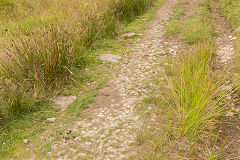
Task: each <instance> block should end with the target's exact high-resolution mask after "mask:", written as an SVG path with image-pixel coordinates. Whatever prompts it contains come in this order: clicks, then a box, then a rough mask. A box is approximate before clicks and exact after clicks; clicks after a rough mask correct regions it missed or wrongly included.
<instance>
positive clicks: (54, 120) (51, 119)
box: [47, 118, 56, 123]
mask: <svg viewBox="0 0 240 160" xmlns="http://www.w3.org/2000/svg"><path fill="white" fill-rule="evenodd" d="M47 121H49V122H52V123H54V122H56V118H47Z"/></svg>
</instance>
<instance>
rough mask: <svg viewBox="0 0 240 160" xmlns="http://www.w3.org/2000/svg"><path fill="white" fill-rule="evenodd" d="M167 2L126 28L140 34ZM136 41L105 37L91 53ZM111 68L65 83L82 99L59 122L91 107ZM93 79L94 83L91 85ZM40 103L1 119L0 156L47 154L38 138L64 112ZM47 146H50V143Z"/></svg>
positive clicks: (110, 50)
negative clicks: (38, 106)
mask: <svg viewBox="0 0 240 160" xmlns="http://www.w3.org/2000/svg"><path fill="white" fill-rule="evenodd" d="M163 2H164V1H163V0H158V1H157V2H156V3H155V7H153V8H152V9H151V10H149V11H148V12H147V13H145V14H144V15H142V16H140V17H138V19H137V20H134V21H133V22H131V23H127V24H126V25H125V26H124V27H122V29H123V30H122V31H123V32H134V33H136V34H137V33H141V32H142V31H143V30H144V28H145V27H146V24H147V22H148V21H149V20H150V19H151V18H152V16H153V15H154V13H155V11H156V10H157V8H158V7H160V6H161V5H162V4H163ZM137 37H138V36H137ZM137 37H135V38H137ZM134 41H135V39H118V40H116V39H101V40H99V41H98V42H97V43H95V49H94V50H91V51H89V52H90V54H93V55H98V54H99V53H109V54H119V53H122V54H123V55H124V54H128V53H129V51H130V50H129V48H126V45H125V44H126V43H132V42H134ZM97 64H98V63H97ZM109 67H110V68H111V65H107V66H105V65H104V66H102V65H101V66H97V65H96V64H93V65H90V66H88V67H87V68H86V69H85V70H79V71H78V72H76V73H75V76H76V78H75V81H74V83H70V84H69V85H67V86H65V89H64V90H63V91H62V92H63V93H64V94H66V95H76V96H77V97H78V99H77V100H76V101H75V102H74V103H73V104H71V105H70V106H69V107H68V108H67V110H66V112H64V115H62V116H61V118H60V119H58V120H57V121H56V123H55V124H57V123H60V121H61V123H62V124H63V125H65V124H66V125H67V124H68V123H72V121H74V119H75V118H77V117H78V116H83V115H82V114H81V111H82V110H83V109H84V108H86V107H87V105H88V103H90V102H91V101H93V100H94V96H95V95H96V94H97V90H98V89H99V88H101V87H102V86H103V85H104V83H105V82H106V80H107V79H105V78H104V77H106V76H104V75H107V74H108V72H107V70H108V69H109ZM89 82H94V83H90V84H88V83H89ZM80 91H81V92H80ZM39 105H41V107H40V108H39V109H37V110H36V111H35V112H31V113H29V114H26V115H23V116H18V117H11V119H5V120H2V119H1V132H0V133H1V134H0V148H1V149H0V159H9V158H20V159H27V157H26V156H28V155H30V154H32V153H33V152H34V153H33V154H36V155H37V157H38V158H39V159H41V158H43V157H45V156H46V155H45V154H46V152H45V149H46V148H45V147H43V148H42V151H41V152H39V148H37V146H40V147H41V146H42V145H43V144H42V143H41V142H39V141H38V140H39V135H40V134H42V133H43V132H44V131H46V130H48V129H49V128H52V127H53V126H52V125H54V124H50V123H48V122H47V121H46V118H49V117H58V116H59V115H60V111H59V110H57V109H53V108H52V107H51V106H50V105H46V104H39ZM23 139H28V140H29V141H30V143H31V146H32V148H31V149H30V150H26V148H27V146H26V144H24V143H23ZM46 146H48V145H47V144H46ZM34 147H36V148H34ZM34 149H36V150H34ZM35 151H36V153H35ZM40 157H41V158H40Z"/></svg>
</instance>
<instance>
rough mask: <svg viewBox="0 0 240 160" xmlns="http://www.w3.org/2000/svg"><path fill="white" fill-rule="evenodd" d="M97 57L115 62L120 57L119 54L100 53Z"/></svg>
mask: <svg viewBox="0 0 240 160" xmlns="http://www.w3.org/2000/svg"><path fill="white" fill-rule="evenodd" d="M99 58H100V59H101V60H103V61H106V62H111V63H117V62H118V61H119V60H120V59H121V56H119V55H113V54H100V55H99Z"/></svg>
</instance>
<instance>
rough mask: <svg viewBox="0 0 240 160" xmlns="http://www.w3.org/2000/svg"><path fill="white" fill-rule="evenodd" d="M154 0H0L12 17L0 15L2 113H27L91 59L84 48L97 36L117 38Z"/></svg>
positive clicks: (91, 43)
mask: <svg viewBox="0 0 240 160" xmlns="http://www.w3.org/2000/svg"><path fill="white" fill-rule="evenodd" d="M153 2H154V0H101V1H100V0H98V1H93V0H91V1H82V0H71V1H66V0H60V1H53V2H51V3H50V1H48V0H41V1H29V0H21V1H14V0H13V1H11V0H9V1H8V2H6V3H5V1H0V6H1V11H0V12H2V13H4V14H5V15H8V14H9V15H11V16H10V17H9V20H8V18H6V16H5V17H4V14H3V15H2V16H1V19H5V20H6V19H7V20H6V21H5V23H4V24H3V25H2V26H4V27H7V28H3V27H0V30H1V35H2V36H1V38H2V39H3V43H1V51H0V76H1V81H0V83H1V87H0V93H1V94H0V101H1V104H0V106H1V107H0V110H1V111H2V115H9V114H19V113H22V112H29V111H31V110H32V109H33V108H34V106H36V105H37V104H38V102H39V101H41V99H43V98H44V97H46V96H49V95H50V96H51V95H52V94H53V91H54V90H56V89H59V88H61V87H62V86H63V85H64V84H65V83H67V82H68V81H71V75H72V74H74V72H75V71H77V70H80V69H83V68H84V67H86V66H87V65H89V64H91V63H92V61H94V60H93V59H94V55H91V54H89V52H88V50H89V49H90V48H91V47H92V46H93V45H94V43H95V42H96V41H97V40H99V39H101V38H110V37H114V36H116V35H117V34H118V31H119V28H120V26H121V25H122V24H124V23H126V22H129V21H131V20H133V19H134V18H135V17H136V16H138V15H140V14H142V13H143V12H144V11H145V10H146V9H147V8H148V7H149V6H150V5H152V4H153ZM47 5H49V7H47ZM38 7H39V8H38ZM9 8H10V10H11V12H10V10H9ZM49 8H50V9H49ZM19 12H20V13H21V12H22V13H23V15H28V14H29V13H31V14H32V15H31V16H30V15H29V16H28V18H22V17H21V16H19V17H18V16H17V14H15V13H19ZM38 14H40V15H39V16H37V15H38ZM46 17H47V18H46ZM21 18H22V19H21ZM8 21H10V22H8ZM47 92H51V93H50V94H47ZM3 110H4V113H3ZM1 111H0V115H1Z"/></svg>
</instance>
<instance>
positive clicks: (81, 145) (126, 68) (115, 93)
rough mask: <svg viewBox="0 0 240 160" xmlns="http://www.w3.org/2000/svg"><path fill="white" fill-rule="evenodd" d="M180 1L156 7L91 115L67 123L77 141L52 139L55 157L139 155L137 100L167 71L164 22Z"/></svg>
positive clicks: (90, 110)
mask: <svg viewBox="0 0 240 160" xmlns="http://www.w3.org/2000/svg"><path fill="white" fill-rule="evenodd" d="M177 3H178V0H169V1H168V2H166V3H165V4H164V5H163V6H162V7H161V8H160V9H159V10H158V11H157V12H156V14H155V17H154V18H153V19H152V20H151V21H150V22H149V26H148V29H147V30H146V31H145V33H144V34H143V37H142V39H141V40H139V41H138V42H137V43H136V45H135V46H134V47H133V52H132V53H131V54H130V55H128V56H126V58H125V59H124V60H123V61H121V62H120V63H119V64H118V65H116V66H115V67H114V68H113V69H112V70H113V72H112V75H111V80H110V81H109V82H108V83H107V84H106V86H105V87H104V88H103V89H101V90H100V94H99V95H98V96H97V97H96V99H95V102H94V103H92V104H91V105H90V106H89V108H88V109H87V110H85V111H84V113H85V114H86V115H87V116H88V117H91V118H87V119H79V120H78V121H77V122H76V123H74V124H72V125H71V126H69V127H68V128H67V130H71V131H72V132H73V133H77V136H76V137H75V138H74V140H64V139H63V140H61V141H60V140H54V139H53V140H50V142H51V144H52V146H51V152H49V153H47V154H48V156H49V158H50V159H59V160H60V159H84V158H85V159H94V160H101V159H102V160H108V159H111V160H114V159H116V160H120V159H127V158H129V157H130V156H133V157H134V155H135V154H136V146H135V142H136V134H137V131H138V130H139V129H140V126H141V125H142V121H141V118H140V117H139V116H138V115H137V114H136V107H137V102H139V101H140V100H141V99H143V98H144V96H145V95H146V94H147V93H148V92H149V90H148V89H147V88H146V83H147V82H149V80H150V78H151V77H152V76H154V75H156V76H157V72H156V69H157V70H163V68H162V67H157V66H159V63H161V62H162V61H163V60H166V58H167V56H166V54H165V51H164V50H163V44H164V42H163V41H164V34H165V31H164V23H165V22H166V21H167V20H168V19H169V18H170V17H171V15H172V7H173V6H175V5H176V4H177ZM172 50H173V49H171V51H172ZM152 68H154V69H152ZM148 85H149V84H148ZM150 85H151V84H150ZM32 159H34V157H32Z"/></svg>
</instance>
